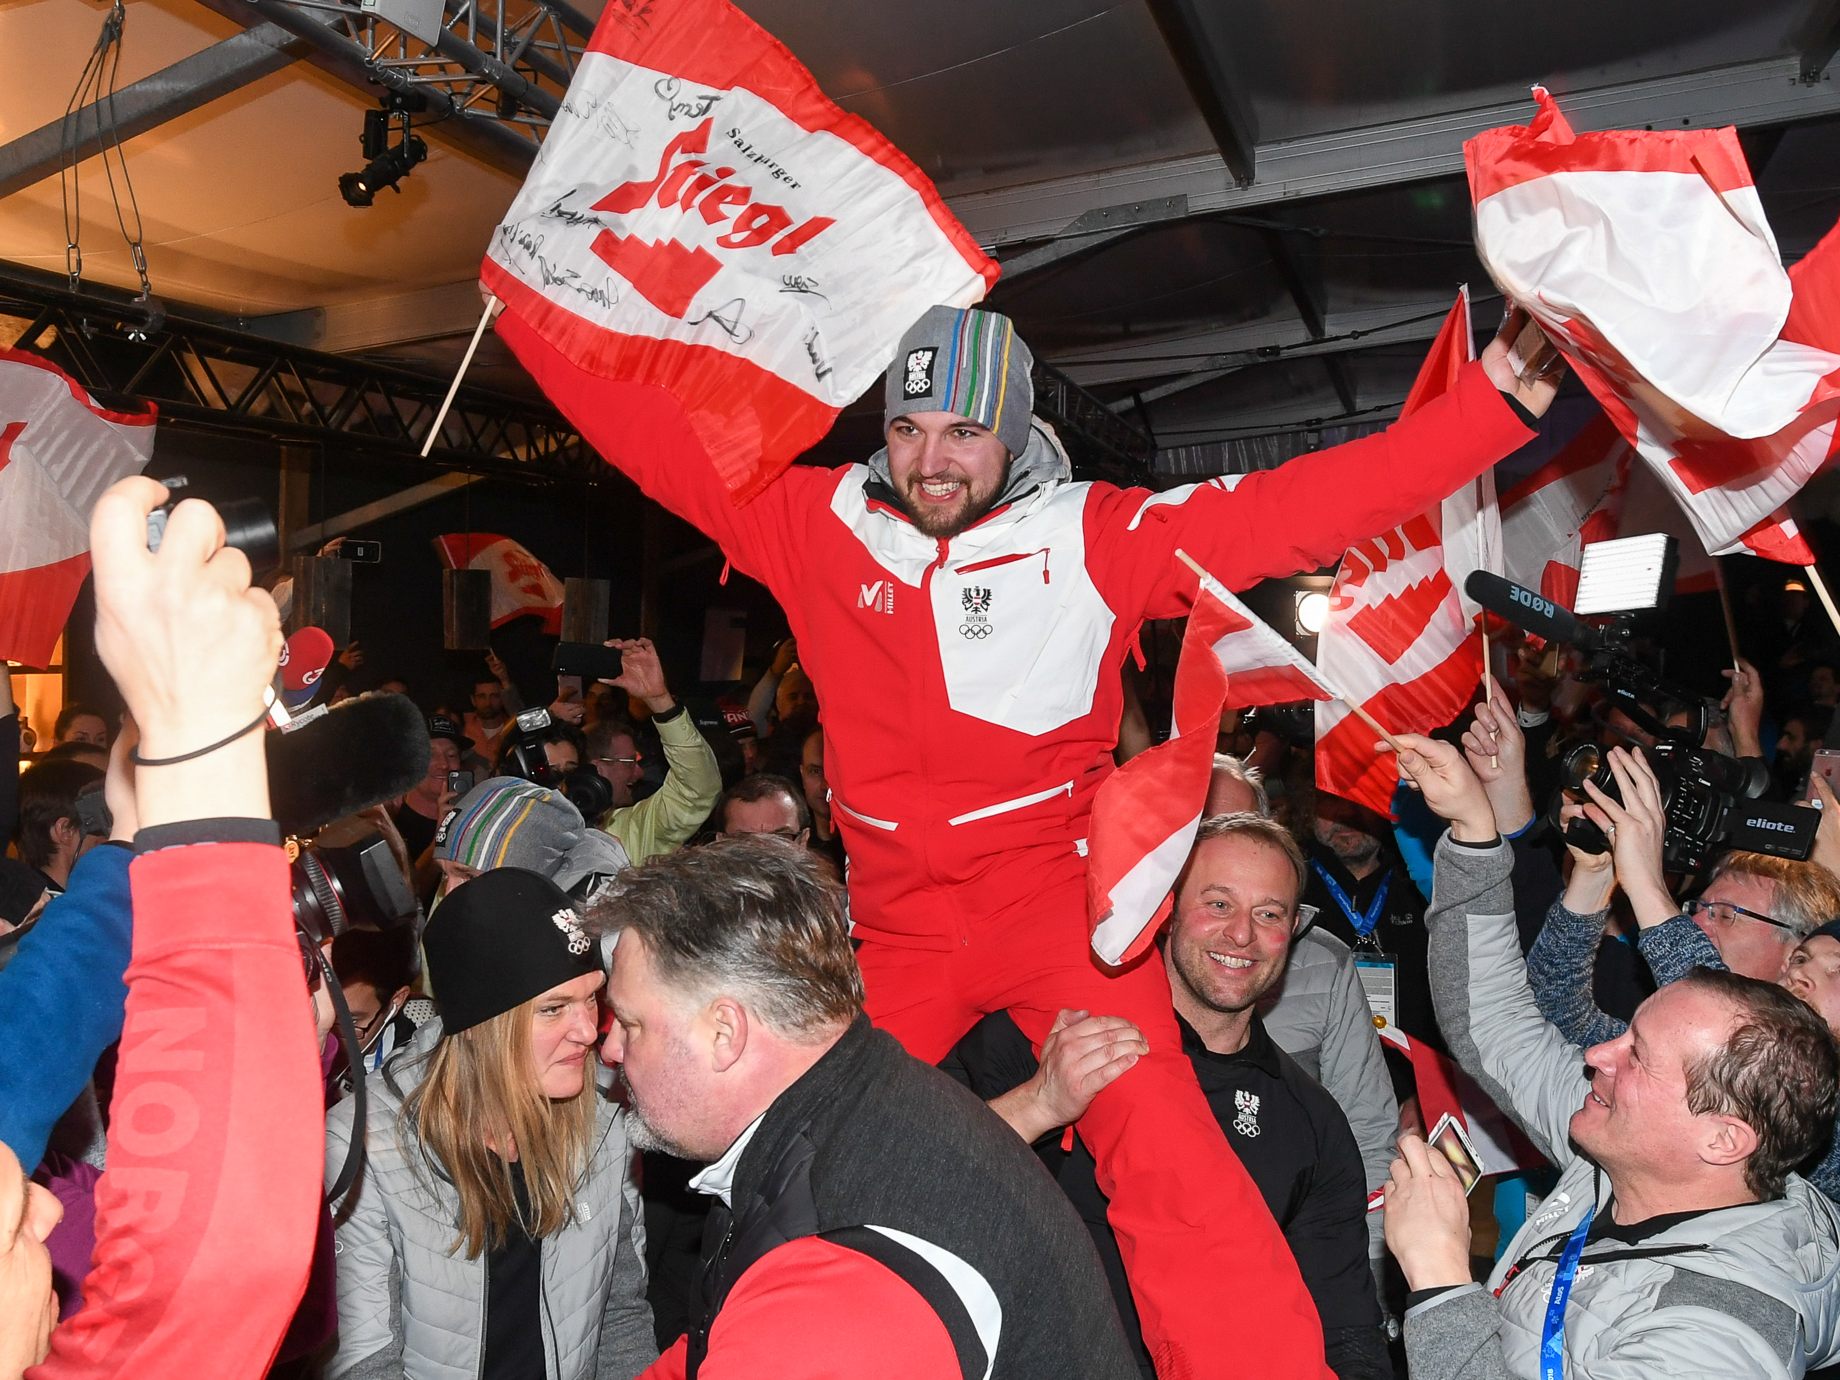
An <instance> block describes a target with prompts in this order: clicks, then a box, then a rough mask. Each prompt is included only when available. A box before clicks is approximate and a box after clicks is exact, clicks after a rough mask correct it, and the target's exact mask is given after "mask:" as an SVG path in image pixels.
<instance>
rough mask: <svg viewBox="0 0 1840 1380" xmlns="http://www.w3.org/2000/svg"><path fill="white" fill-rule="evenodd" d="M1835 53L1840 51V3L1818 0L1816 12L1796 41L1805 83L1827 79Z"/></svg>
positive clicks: (1811, 83)
mask: <svg viewBox="0 0 1840 1380" xmlns="http://www.w3.org/2000/svg"><path fill="white" fill-rule="evenodd" d="M1835 53H1840V3H1837V0H1816V4H1815V6H1814V10H1813V12H1812V13H1811V14H1810V15H1809V16H1808V20H1807V22H1806V23H1805V24H1804V25H1803V26H1802V36H1801V39H1800V41H1799V42H1797V44H1796V55H1797V57H1798V58H1799V59H1800V60H1801V73H1800V76H1799V80H1800V81H1801V82H1802V84H1803V85H1805V86H1813V85H1814V84H1815V83H1816V82H1818V81H1821V80H1823V79H1824V78H1825V77H1826V76H1827V69H1828V67H1829V66H1830V65H1831V64H1832V62H1833V60H1834V54H1835Z"/></svg>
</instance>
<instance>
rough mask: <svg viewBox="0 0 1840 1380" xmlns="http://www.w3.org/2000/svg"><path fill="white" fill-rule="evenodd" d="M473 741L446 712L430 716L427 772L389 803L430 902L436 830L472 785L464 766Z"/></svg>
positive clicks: (435, 880)
mask: <svg viewBox="0 0 1840 1380" xmlns="http://www.w3.org/2000/svg"><path fill="white" fill-rule="evenodd" d="M472 750H473V740H472V739H471V738H469V737H467V736H466V734H465V733H464V732H462V731H461V728H460V725H459V724H458V723H456V722H455V721H454V720H453V719H451V718H449V717H448V716H447V715H445V714H430V715H429V716H428V770H427V772H426V773H424V774H423V776H422V779H421V780H420V781H417V782H416V783H415V785H414V786H413V787H411V788H410V790H409V793H408V794H407V795H405V796H404V797H403V798H402V799H401V800H399V801H397V802H396V803H395V804H394V805H392V806H391V807H390V819H391V822H392V823H394V824H395V825H396V832H397V833H398V834H400V835H401V836H402V841H403V847H404V848H405V849H406V850H407V851H408V854H409V860H410V864H411V867H412V870H413V872H414V875H415V892H416V895H417V896H419V897H421V898H422V904H423V905H426V904H427V903H428V901H429V900H430V899H431V898H432V897H433V895H434V890H435V888H436V887H437V886H438V885H439V884H440V879H441V874H440V870H439V869H438V868H437V867H435V866H434V861H433V853H432V849H433V848H434V835H435V830H436V829H437V828H438V827H439V826H440V823H441V821H442V819H444V818H445V817H446V815H447V812H448V811H449V810H451V809H453V807H454V806H455V805H457V804H458V803H459V802H460V797H461V796H463V795H465V794H466V793H467V792H468V791H470V790H472V789H473V779H472V773H471V772H469V771H467V770H465V769H464V766H463V764H464V762H465V760H466V755H467V754H468V753H469V752H471V751H472Z"/></svg>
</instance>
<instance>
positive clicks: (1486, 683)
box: [1476, 612, 1501, 771]
mask: <svg viewBox="0 0 1840 1380" xmlns="http://www.w3.org/2000/svg"><path fill="white" fill-rule="evenodd" d="M1476 627H1477V629H1478V631H1480V632H1481V633H1482V698H1483V701H1484V702H1485V703H1486V704H1487V705H1488V707H1489V708H1490V709H1493V708H1494V707H1495V668H1494V666H1492V665H1491V664H1490V652H1489V616H1488V614H1487V613H1486V612H1485V613H1481V614H1478V615H1477V621H1476ZM1489 765H1490V766H1491V767H1493V768H1495V770H1496V771H1500V770H1501V758H1500V757H1498V756H1496V755H1495V754H1494V753H1492V752H1491V753H1490V754H1489Z"/></svg>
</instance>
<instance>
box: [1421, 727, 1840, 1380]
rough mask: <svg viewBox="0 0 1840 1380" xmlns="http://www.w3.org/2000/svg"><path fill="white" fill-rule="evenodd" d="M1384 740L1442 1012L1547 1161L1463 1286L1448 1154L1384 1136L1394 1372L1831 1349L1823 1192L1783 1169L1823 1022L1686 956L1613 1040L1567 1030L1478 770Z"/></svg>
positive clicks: (1829, 1237)
mask: <svg viewBox="0 0 1840 1380" xmlns="http://www.w3.org/2000/svg"><path fill="white" fill-rule="evenodd" d="M1397 743H1398V745H1399V748H1400V752H1399V756H1398V763H1399V770H1400V773H1401V775H1402V776H1404V777H1405V778H1406V779H1407V780H1408V781H1409V782H1410V783H1411V785H1412V786H1414V787H1415V788H1416V789H1418V790H1419V791H1420V792H1422V794H1423V796H1424V799H1425V803H1426V805H1428V806H1429V807H1430V808H1431V809H1432V810H1433V811H1434V812H1435V813H1436V814H1437V815H1439V816H1440V817H1441V818H1443V819H1445V820H1447V821H1449V823H1450V828H1449V831H1448V833H1446V835H1445V836H1444V837H1443V838H1442V839H1441V840H1440V841H1439V842H1438V845H1437V848H1436V853H1435V862H1434V868H1435V873H1434V886H1433V890H1432V898H1431V909H1430V911H1429V912H1428V914H1427V917H1426V918H1427V923H1428V925H1429V927H1430V931H1431V948H1430V960H1431V981H1432V996H1433V999H1434V1001H1435V1002H1436V1004H1437V1014H1438V1021H1439V1023H1440V1024H1441V1025H1442V1026H1443V1029H1444V1033H1445V1036H1446V1038H1447V1039H1448V1040H1449V1043H1450V1050H1451V1053H1452V1054H1453V1055H1454V1056H1455V1058H1456V1059H1457V1062H1458V1063H1459V1064H1460V1065H1461V1066H1462V1068H1463V1070H1464V1072H1466V1073H1468V1074H1469V1075H1470V1076H1471V1077H1472V1078H1474V1079H1475V1080H1476V1081H1477V1082H1478V1083H1479V1084H1480V1085H1481V1087H1482V1090H1483V1092H1484V1093H1485V1094H1487V1096H1488V1097H1490V1098H1491V1099H1492V1100H1493V1101H1494V1103H1495V1105H1496V1106H1498V1107H1500V1108H1502V1109H1503V1110H1504V1111H1506V1112H1508V1113H1509V1115H1511V1116H1512V1117H1513V1118H1514V1119H1515V1121H1516V1122H1517V1123H1518V1124H1519V1125H1520V1127H1521V1128H1522V1130H1524V1131H1525V1132H1526V1133H1527V1135H1528V1136H1529V1137H1530V1138H1531V1139H1532V1140H1533V1142H1534V1144H1535V1145H1536V1146H1537V1147H1538V1148H1539V1149H1540V1150H1541V1152H1542V1153H1544V1154H1545V1155H1546V1156H1547V1157H1548V1158H1549V1159H1551V1160H1552V1161H1553V1163H1554V1164H1555V1165H1556V1166H1557V1167H1558V1169H1559V1179H1558V1183H1557V1185H1556V1186H1555V1188H1554V1189H1553V1191H1552V1192H1551V1193H1550V1194H1548V1195H1547V1197H1546V1198H1545V1200H1544V1201H1543V1202H1541V1203H1540V1204H1539V1205H1538V1206H1537V1207H1536V1208H1535V1209H1534V1210H1533V1212H1532V1213H1531V1215H1530V1216H1529V1218H1528V1220H1527V1223H1526V1225H1525V1226H1523V1227H1522V1228H1521V1230H1520V1231H1519V1232H1518V1233H1517V1234H1516V1235H1515V1237H1514V1239H1513V1240H1512V1241H1511V1242H1509V1244H1508V1246H1507V1248H1506V1250H1505V1251H1503V1252H1502V1254H1501V1256H1500V1258H1499V1259H1498V1260H1497V1262H1496V1264H1495V1267H1494V1269H1493V1270H1492V1271H1491V1272H1490V1274H1489V1276H1488V1279H1487V1280H1486V1281H1485V1282H1483V1283H1477V1282H1476V1281H1475V1279H1474V1278H1473V1276H1472V1274H1471V1266H1470V1239H1469V1204H1468V1202H1467V1201H1466V1200H1465V1198H1464V1192H1463V1187H1462V1183H1461V1181H1460V1179H1459V1178H1458V1174H1457V1171H1456V1170H1455V1169H1454V1168H1453V1167H1452V1166H1451V1164H1450V1163H1449V1162H1448V1161H1447V1160H1446V1159H1445V1158H1444V1157H1443V1156H1442V1155H1439V1154H1436V1153H1435V1152H1433V1151H1432V1150H1431V1149H1430V1148H1429V1147H1428V1146H1427V1145H1426V1144H1425V1142H1424V1141H1423V1140H1422V1139H1420V1138H1419V1137H1417V1136H1403V1137H1401V1139H1400V1154H1399V1158H1398V1159H1397V1160H1396V1161H1394V1164H1393V1166H1392V1173H1391V1176H1390V1178H1389V1180H1388V1183H1387V1186H1386V1238H1387V1244H1388V1246H1389V1247H1390V1248H1391V1249H1392V1251H1393V1253H1394V1255H1395V1256H1396V1257H1397V1258H1398V1260H1399V1264H1400V1268H1401V1270H1402V1271H1403V1273H1404V1274H1405V1276H1406V1282H1407V1284H1408V1285H1409V1286H1410V1288H1411V1289H1412V1294H1411V1297H1410V1300H1409V1303H1408V1307H1407V1312H1406V1355H1407V1359H1408V1360H1409V1362H1410V1364H1411V1369H1412V1375H1413V1377H1414V1380H1502V1378H1505V1377H1511V1376H1512V1377H1523V1380H1534V1377H1536V1376H1550V1375H1553V1374H1556V1373H1563V1374H1564V1375H1565V1376H1566V1377H1568V1380H1652V1377H1655V1376H1668V1375H1679V1376H1686V1375H1708V1376H1710V1375H1717V1376H1728V1375H1729V1376H1739V1375H1742V1376H1746V1377H1763V1378H1765V1380H1799V1377H1800V1376H1802V1375H1803V1374H1804V1373H1805V1372H1806V1371H1807V1370H1808V1369H1809V1368H1810V1367H1814V1366H1822V1365H1828V1364H1831V1363H1832V1362H1833V1361H1835V1360H1836V1359H1837V1358H1840V1291H1837V1290H1836V1289H1835V1288H1834V1281H1835V1279H1836V1277H1840V1211H1836V1209H1835V1208H1834V1206H1833V1205H1832V1204H1831V1203H1829V1202H1828V1200H1827V1199H1826V1198H1825V1197H1823V1196H1822V1195H1821V1194H1820V1193H1818V1192H1817V1191H1815V1189H1814V1188H1813V1187H1812V1186H1811V1185H1809V1184H1808V1183H1807V1182H1806V1181H1804V1180H1803V1179H1802V1178H1800V1177H1799V1176H1798V1175H1796V1174H1795V1173H1793V1172H1792V1171H1793V1169H1794V1166H1796V1165H1798V1164H1801V1163H1804V1162H1805V1161H1806V1160H1807V1159H1808V1158H1810V1156H1811V1155H1812V1154H1813V1153H1814V1152H1815V1151H1816V1149H1817V1147H1819V1146H1822V1145H1825V1144H1826V1143H1827V1141H1828V1139H1829V1137H1830V1136H1831V1135H1832V1133H1833V1124H1834V1108H1835V1098H1836V1085H1837V1084H1840V1053H1837V1052H1836V1048H1835V1042H1834V1039H1833V1036H1832V1034H1831V1033H1830V1032H1829V1031H1828V1029H1827V1028H1826V1026H1825V1025H1824V1024H1823V1023H1822V1022H1821V1020H1820V1018H1819V1017H1818V1016H1817V1015H1816V1014H1815V1013H1814V1012H1813V1011H1812V1010H1811V1009H1810V1008H1809V1007H1808V1006H1806V1005H1805V1004H1803V1003H1802V1002H1800V1001H1797V1000H1795V999H1794V998H1793V997H1792V996H1791V995H1790V994H1789V993H1787V992H1785V991H1784V990H1783V989H1782V988H1780V987H1777V986H1775V985H1774V984H1771V983H1767V982H1759V981H1756V980H1754V979H1751V978H1745V977H1740V976H1738V975H1736V974H1733V973H1718V972H1710V971H1706V970H1699V971H1696V972H1693V973H1691V974H1688V975H1687V976H1686V977H1684V978H1682V979H1681V980H1680V981H1678V982H1676V983H1674V984H1673V985H1672V986H1669V987H1665V988H1663V989H1662V990H1661V991H1660V992H1658V993H1656V994H1655V995H1654V996H1652V997H1650V998H1648V1000H1647V1001H1645V1002H1643V1003H1642V1005H1641V1006H1640V1007H1639V1008H1638V1009H1637V1011H1636V1013H1635V1019H1634V1022H1633V1023H1632V1024H1631V1026H1630V1027H1629V1029H1628V1030H1626V1031H1624V1032H1622V1033H1620V1034H1618V1035H1617V1036H1616V1037H1615V1038H1614V1039H1611V1040H1607V1041H1605V1042H1603V1043H1601V1044H1597V1045H1594V1046H1592V1047H1591V1048H1589V1049H1580V1048H1579V1047H1578V1046H1576V1045H1575V1044H1572V1043H1569V1042H1568V1041H1567V1040H1566V1039H1565V1037H1564V1036H1563V1035H1562V1034H1561V1033H1560V1032H1559V1030H1558V1029H1557V1028H1556V1027H1554V1026H1553V1025H1552V1024H1551V1023H1550V1022H1548V1021H1547V1020H1545V1019H1544V1018H1543V1017H1542V1016H1541V1015H1540V1013H1539V1009H1538V1007H1537V1006H1536V1005H1535V1003H1534V999H1533V993H1532V990H1531V989H1530V988H1529V986H1528V982H1527V971H1526V963H1525V961H1524V960H1523V959H1522V958H1521V956H1520V942H1519V937H1518V934H1517V932H1516V928H1515V923H1514V902H1513V890H1512V885H1511V881H1510V876H1509V874H1510V872H1511V870H1512V867H1513V854H1512V852H1511V850H1510V848H1509V846H1508V843H1507V841H1506V840H1504V839H1503V838H1502V836H1501V834H1500V832H1499V829H1498V826H1497V824H1496V821H1495V814H1494V810H1493V808H1492V807H1491V805H1490V803H1489V798H1488V795H1487V794H1486V792H1485V791H1484V789H1483V786H1482V783H1481V782H1480V781H1479V780H1478V779H1477V777H1476V774H1475V773H1474V772H1473V771H1472V770H1471V769H1470V768H1469V767H1468V766H1467V765H1466V764H1465V762H1464V760H1463V756H1462V754H1461V753H1460V752H1459V751H1458V750H1457V749H1456V748H1455V747H1452V746H1451V745H1449V744H1447V743H1442V742H1438V741H1436V740H1434V739H1430V738H1424V737H1420V736H1418V735H1416V734H1399V735H1397ZM1617 832H1618V834H1619V835H1620V834H1621V833H1622V832H1623V825H1622V824H1620V823H1619V824H1618V825H1617Z"/></svg>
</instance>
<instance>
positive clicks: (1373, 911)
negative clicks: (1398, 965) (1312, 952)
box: [1310, 858, 1393, 939]
mask: <svg viewBox="0 0 1840 1380" xmlns="http://www.w3.org/2000/svg"><path fill="white" fill-rule="evenodd" d="M1310 866H1311V867H1313V868H1315V869H1316V875H1317V876H1318V877H1321V878H1322V880H1323V885H1324V886H1326V887H1328V888H1329V894H1330V895H1331V896H1333V897H1334V898H1335V904H1336V905H1338V906H1340V907H1341V908H1342V914H1343V915H1346V916H1347V917H1348V923H1349V924H1351V925H1353V926H1354V929H1355V933H1356V934H1358V935H1360V936H1361V938H1363V939H1365V938H1367V936H1368V935H1370V934H1372V933H1373V932H1374V926H1375V925H1378V924H1379V923H1380V917H1381V916H1382V915H1384V914H1385V913H1386V893H1387V892H1388V891H1389V890H1391V889H1392V885H1393V874H1392V873H1391V872H1389V873H1387V874H1386V875H1385V876H1384V877H1382V878H1381V879H1380V889H1379V890H1378V891H1376V892H1375V893H1374V901H1373V904H1372V905H1370V906H1369V907H1368V908H1367V909H1366V910H1365V911H1363V910H1362V909H1361V908H1360V907H1359V906H1357V905H1356V904H1355V903H1354V897H1352V896H1350V895H1349V894H1348V893H1347V892H1345V891H1343V890H1342V886H1341V883H1340V882H1338V881H1336V880H1335V878H1333V877H1331V876H1330V875H1329V869H1328V868H1326V867H1324V866H1323V865H1322V864H1321V863H1319V862H1317V861H1316V860H1315V859H1314V858H1312V859H1311V860H1310Z"/></svg>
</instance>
